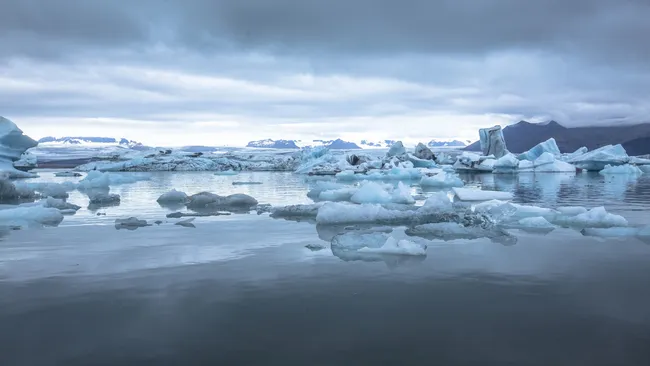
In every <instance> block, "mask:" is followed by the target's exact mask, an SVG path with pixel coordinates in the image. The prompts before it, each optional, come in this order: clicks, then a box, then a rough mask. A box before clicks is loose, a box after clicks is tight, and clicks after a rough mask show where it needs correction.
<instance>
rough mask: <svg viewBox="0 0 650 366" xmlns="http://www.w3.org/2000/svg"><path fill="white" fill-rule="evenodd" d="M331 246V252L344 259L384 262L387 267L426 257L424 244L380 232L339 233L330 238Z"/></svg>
mask: <svg viewBox="0 0 650 366" xmlns="http://www.w3.org/2000/svg"><path fill="white" fill-rule="evenodd" d="M400 242H401V243H402V245H403V247H400V244H399V243H400ZM406 242H408V244H407V243H406ZM331 248H332V254H334V255H335V256H336V257H338V258H340V259H341V260H344V261H364V262H385V263H386V265H387V266H389V267H397V266H400V265H404V264H410V263H419V262H421V261H422V260H424V258H426V245H425V244H420V243H415V242H412V241H408V240H404V241H398V240H396V239H395V238H393V237H392V236H390V235H389V234H386V233H381V232H350V233H346V234H340V235H337V236H335V237H334V238H332V242H331ZM396 248H397V249H396ZM388 252H390V253H388ZM416 258H419V259H416Z"/></svg>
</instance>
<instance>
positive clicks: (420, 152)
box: [413, 142, 436, 160]
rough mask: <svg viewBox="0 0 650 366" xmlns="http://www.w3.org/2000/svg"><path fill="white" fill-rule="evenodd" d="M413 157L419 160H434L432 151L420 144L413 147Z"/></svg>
mask: <svg viewBox="0 0 650 366" xmlns="http://www.w3.org/2000/svg"><path fill="white" fill-rule="evenodd" d="M413 155H414V156H415V157H416V158H417V159H419V160H435V158H436V156H435V155H434V154H433V151H431V149H429V148H428V147H427V146H426V145H425V144H423V143H421V142H420V143H419V144H418V145H417V146H416V147H415V151H414V152H413Z"/></svg>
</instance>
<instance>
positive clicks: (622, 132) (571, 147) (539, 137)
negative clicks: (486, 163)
mask: <svg viewBox="0 0 650 366" xmlns="http://www.w3.org/2000/svg"><path fill="white" fill-rule="evenodd" d="M503 137H504V138H505V140H506V145H507V146H508V150H510V151H511V152H513V153H521V152H524V151H527V150H528V149H530V148H532V147H533V146H535V145H537V144H538V143H540V142H543V141H546V140H548V139H549V138H551V137H553V138H555V141H556V142H557V146H558V147H559V148H560V151H562V152H573V151H576V150H577V149H579V148H581V147H583V146H586V147H587V148H588V149H589V150H593V149H596V148H599V147H601V146H605V145H610V144H623V147H626V145H627V146H628V147H630V149H631V150H630V151H628V154H630V155H642V154H648V153H650V144H647V143H645V144H644V140H643V139H644V138H645V139H646V140H645V141H646V142H647V141H649V140H650V123H645V124H638V125H628V126H606V127H601V126H598V127H574V128H567V127H564V126H562V125H561V124H559V123H557V122H555V121H550V122H547V123H530V122H526V121H521V122H519V123H516V124H514V125H510V126H507V127H506V128H504V129H503ZM465 150H470V151H480V150H481V144H480V143H479V141H476V142H474V143H473V144H471V145H469V146H468V147H466V148H465ZM626 150H627V147H626Z"/></svg>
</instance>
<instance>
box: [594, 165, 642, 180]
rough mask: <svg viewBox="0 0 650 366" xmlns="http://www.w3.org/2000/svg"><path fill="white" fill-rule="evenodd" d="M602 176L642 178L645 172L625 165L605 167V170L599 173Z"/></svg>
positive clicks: (633, 166)
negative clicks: (616, 175) (619, 175)
mask: <svg viewBox="0 0 650 366" xmlns="http://www.w3.org/2000/svg"><path fill="white" fill-rule="evenodd" d="M599 173H600V174H601V175H610V174H625V175H631V176H637V177H638V176H640V175H643V171H642V170H641V169H639V168H638V167H637V166H635V165H630V164H624V165H617V166H611V165H605V168H604V169H603V170H601V171H600V172H599Z"/></svg>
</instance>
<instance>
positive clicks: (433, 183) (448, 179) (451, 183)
mask: <svg viewBox="0 0 650 366" xmlns="http://www.w3.org/2000/svg"><path fill="white" fill-rule="evenodd" d="M420 185H421V186H422V187H438V188H442V187H462V186H464V185H465V183H464V182H463V180H462V179H460V177H459V176H458V174H456V173H450V172H445V171H442V172H440V173H438V174H436V175H434V176H433V177H428V176H426V177H422V180H420Z"/></svg>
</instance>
